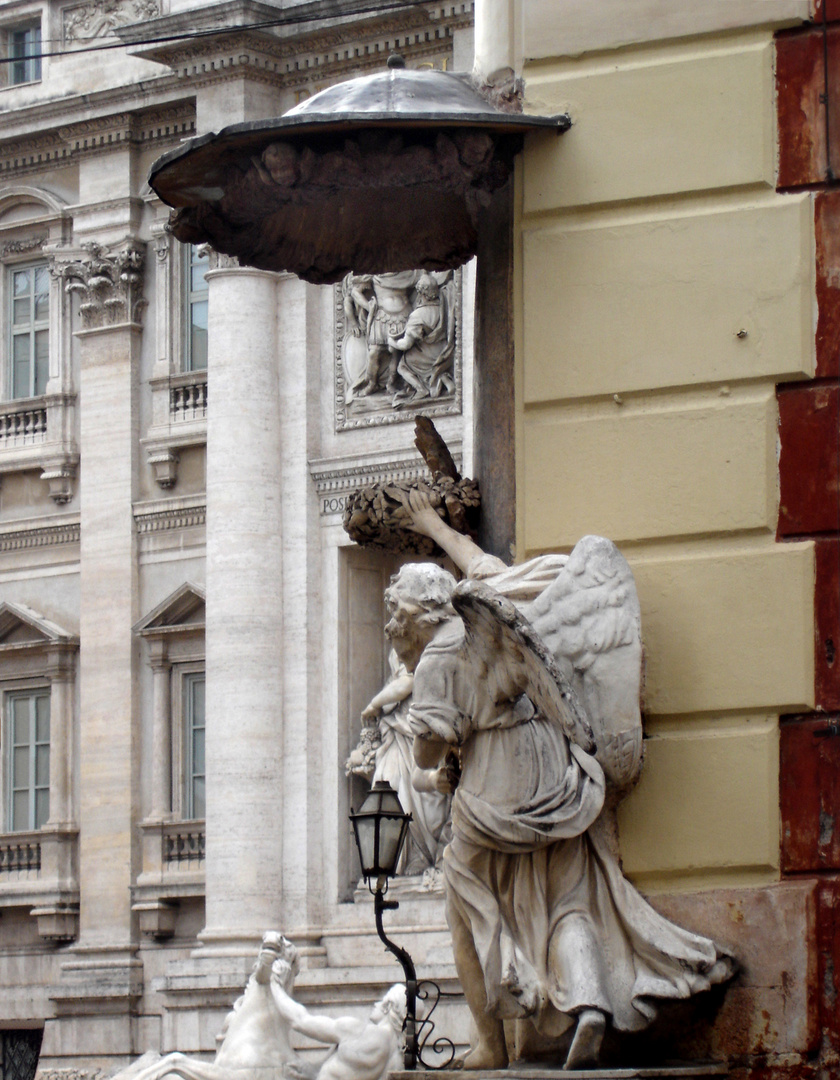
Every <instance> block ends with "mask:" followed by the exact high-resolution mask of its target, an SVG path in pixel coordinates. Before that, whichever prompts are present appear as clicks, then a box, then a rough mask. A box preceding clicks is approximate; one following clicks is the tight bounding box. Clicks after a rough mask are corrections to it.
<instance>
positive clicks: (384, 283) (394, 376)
mask: <svg viewBox="0 0 840 1080" xmlns="http://www.w3.org/2000/svg"><path fill="white" fill-rule="evenodd" d="M453 285H454V282H453V280H452V271H445V272H440V273H432V274H429V273H425V272H424V271H421V270H404V271H399V272H396V273H389V274H352V273H351V274H348V275H347V276H346V277H345V278H344V281H343V282H342V307H343V310H344V321H345V334H344V339H343V341H342V345H341V361H342V366H343V368H344V383H345V389H344V398H345V403H346V404H349V403H350V402H351V401H352V400H354V399H357V398H362V397H367V396H369V395H371V394H379V393H383V392H384V393H386V394H388V395H389V396H390V399H391V405H392V406H393V407H394V408H402V407H404V406H405V405H407V404H410V403H411V402H413V401H415V400H424V399H426V398H437V397H440V396H443V395H447V394H451V393H453V392H454V390H455V380H454V377H453V365H454V352H455V334H456V325H455V298H454V294H453Z"/></svg>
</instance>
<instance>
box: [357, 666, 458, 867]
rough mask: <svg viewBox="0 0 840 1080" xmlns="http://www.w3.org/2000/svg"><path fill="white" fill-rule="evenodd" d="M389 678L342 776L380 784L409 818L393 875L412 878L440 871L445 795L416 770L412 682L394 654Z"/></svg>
mask: <svg viewBox="0 0 840 1080" xmlns="http://www.w3.org/2000/svg"><path fill="white" fill-rule="evenodd" d="M388 663H389V665H390V668H391V678H390V679H389V680H388V682H387V683H386V684H385V686H384V687H383V688H382V689H381V690H380V691H379V693H378V694H376V695H375V696H374V697H373V698H372V699H371V701H370V703H369V704H368V705H367V706H366V708H365V709H364V711H363V712H362V732H361V738H360V742H359V746H358V747H356V749H355V750H354V751H353V753H352V754H351V755H350V757H349V758H348V760H347V772H348V773H356V774H357V775H360V776H364V777H366V778H368V779H370V780H371V782H372V783H376V781H378V780H384V781H386V782H387V783H388V784H390V785H391V787H392V788H393V789H394V791H396V793H397V796H398V798H399V800H400V805H401V806H402V808H403V810H405V811H406V813H410V814H411V823H410V825H409V827H408V838H407V840H406V843H405V845H404V847H403V850H402V854H401V855H400V861H399V864H398V865H397V874H399V875H400V876H406V877H409V876H412V875H415V874H422V873H426V872H427V871H429V870H434V869H435V868H437V867H438V866H439V865H440V860H441V857H442V855H443V849H444V847H445V846H446V844H447V843H448V842H449V837H450V832H451V829H450V827H449V824H450V823H449V804H450V801H451V796H450V794H449V792H448V790H445V791H439V790H438V788H437V786H436V785H437V782H438V773H437V771H436V770H435V771H429V770H423V769H420V768H418V766H417V764H416V762H415V760H414V735H413V734H412V731H411V725H410V721H409V710H410V708H411V694H412V689H413V687H414V676H413V675H412V674H411V673H410V672H408V671H406V669H405V665H404V664H401V663H400V661H399V658H398V657H397V654H396V652H394V650H393V649H392V650H391V653H390V655H389V657H388Z"/></svg>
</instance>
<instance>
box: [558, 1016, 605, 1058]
mask: <svg viewBox="0 0 840 1080" xmlns="http://www.w3.org/2000/svg"><path fill="white" fill-rule="evenodd" d="M606 1026H607V1018H606V1016H604V1014H603V1013H602V1012H601V1011H600V1009H583V1011H582V1012H580V1013H579V1014H578V1022H577V1027H576V1028H575V1037H574V1038H573V1039H572V1045H571V1046H570V1047H569V1056H568V1057H567V1058H566V1063H565V1065H564V1066H563V1068H564V1069H567V1070H568V1069H589V1068H591V1067H592V1066H593V1065H597V1064H598V1055H599V1053H600V1052H601V1042H602V1041H603V1038H604V1030H605V1028H606Z"/></svg>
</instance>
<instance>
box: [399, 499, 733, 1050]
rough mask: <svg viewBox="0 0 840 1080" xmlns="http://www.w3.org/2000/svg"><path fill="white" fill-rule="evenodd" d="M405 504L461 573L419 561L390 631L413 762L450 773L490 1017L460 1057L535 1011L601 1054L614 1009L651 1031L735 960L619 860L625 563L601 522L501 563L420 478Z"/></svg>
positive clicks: (461, 883) (464, 885)
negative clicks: (406, 702)
mask: <svg viewBox="0 0 840 1080" xmlns="http://www.w3.org/2000/svg"><path fill="white" fill-rule="evenodd" d="M405 508H406V513H407V514H408V516H409V517H410V520H411V524H412V527H413V528H415V529H416V530H417V531H419V532H422V533H424V534H425V535H427V536H431V537H432V538H433V539H435V540H436V542H437V543H438V544H439V545H440V546H441V547H442V548H443V549H444V550H445V551H446V552H447V553H448V554H449V555H450V556H451V558H452V559H453V561H454V562H455V563H456V565H458V566H459V568H460V569H461V570H462V571H463V572H464V573H465V574H466V575H467V578H468V580H467V581H465V582H462V583H460V584H459V585H457V586H456V584H455V580H454V579H453V577H452V576H451V575H450V574H449V573H448V572H447V571H445V570H443V569H441V568H440V567H439V566H436V565H434V564H431V563H425V564H409V565H407V566H404V567H403V568H402V570H401V571H400V572H399V573H398V574H397V575H396V577H395V578H394V579H393V581H392V583H391V586H390V588H389V589H388V590H387V592H386V604H387V607H388V611H389V614H390V621H389V622H388V624H387V626H386V634H387V636H388V637H389V638H390V641H391V643H392V645H393V647H394V649H395V650H396V651H397V654H398V655H399V657H400V659H401V660H402V662H403V663H404V664H405V666H406V669H407V670H408V671H409V672H413V673H414V688H413V689H414V695H413V701H412V705H411V710H410V722H411V728H412V730H413V732H414V736H415V739H414V754H415V758H416V761H417V764H418V766H420V767H421V768H433V767H437V768H438V769H439V770H440V771H441V774H442V778H443V776H444V775H445V777H446V778H448V779H449V781H450V784H451V785H453V786H454V784H455V783H457V788H456V790H455V794H454V797H453V801H452V841H451V843H450V845H449V846H448V847H447V849H446V851H445V853H444V857H443V876H444V885H445V891H446V904H447V919H448V922H449V927H450V930H451V932H452V940H453V947H454V953H455V962H456V966H457V969H458V975H459V978H460V982H461V986H462V987H463V989H464V994H465V996H466V998H467V1002H468V1004H469V1007H470V1011H471V1013H472V1016H473V1020H474V1022H475V1027H476V1030H477V1033H478V1039H477V1042H476V1044H475V1045H474V1046H473V1047H472V1048H471V1050H470V1052H469V1053H468V1054H467V1057H466V1059H465V1062H464V1066H465V1068H470V1069H492V1068H501V1067H504V1066H505V1065H506V1064H507V1060H508V1056H507V1049H506V1044H505V1038H504V1030H503V1026H502V1021H503V1019H512V1018H525V1017H527V1018H529V1019H530V1020H531V1021H532V1022H533V1023H534V1025H535V1026H536V1028H537V1029H538V1030H539V1031H540V1032H541V1033H543V1034H545V1035H548V1036H559V1035H561V1034H563V1032H564V1031H565V1030H567V1029H568V1028H570V1027H572V1025H574V1034H573V1037H572V1041H571V1045H570V1049H569V1052H568V1057H567V1059H566V1062H565V1068H567V1069H570V1068H581V1067H586V1066H590V1065H593V1064H595V1063H596V1062H597V1060H598V1056H599V1052H600V1047H601V1041H602V1038H603V1035H604V1031H605V1029H606V1027H607V1025H608V1024H611V1025H613V1026H614V1027H615V1028H616V1029H618V1030H620V1031H636V1030H639V1029H641V1028H643V1027H644V1026H646V1025H647V1024H648V1023H649V1022H650V1020H651V1019H652V1018H653V1017H654V1015H655V1012H656V1007H655V1002H656V1000H657V999H668V998H685V997H688V996H690V995H691V994H695V993H697V992H699V991H702V990H706V989H708V988H709V987H710V986H711V985H712V984H714V983H719V982H723V981H725V980H726V979H728V978H729V977H730V976H731V975H732V974H733V972H734V962H733V961H732V959H731V957H729V956H727V955H726V954H725V953H723V952H722V951H721V950H719V949H718V948H717V947H716V945H715V944H714V942H712V941H710V940H708V939H707V938H703V937H700V936H698V935H696V934H692V933H689V932H687V931H685V930H682V929H680V928H679V927H678V926H675V925H674V924H673V923H671V922H669V921H668V920H667V919H664V918H663V917H662V916H660V915H659V914H657V912H655V911H654V910H653V908H652V907H650V905H649V904H648V903H647V902H646V901H645V900H644V899H643V898H642V896H641V895H640V894H639V893H638V892H637V891H636V890H635V889H634V888H633V886H632V885H631V884H630V883H629V882H628V881H627V880H626V879H625V878H624V876H623V875H622V873H621V869H620V864H619V858H618V848H617V840H616V835H617V833H616V830H615V826H614V807H615V805H616V803H617V802H618V800H619V798H620V797H621V795H622V794H623V793H624V792H625V791H626V790H627V789H628V788H629V786H630V785H632V783H634V782H635V780H636V779H637V777H638V774H639V771H640V768H641V759H642V742H641V734H642V732H641V716H640V684H641V659H642V652H641V636H640V617H639V606H638V599H637V596H636V590H635V585H634V582H633V578H632V574H631V572H630V569H629V567H628V566H627V563H626V562H625V560H624V559H623V557H622V556H621V555H620V553H619V552H618V550H617V549H616V548H615V546H614V545H613V544H612V543H611V542H610V541H608V540H604V539H602V538H600V537H585V538H584V539H583V540H581V541H580V543H579V544H578V545H577V546H576V547H575V549H574V550H573V551H572V553H571V555H570V556H568V557H567V556H556V555H555V556H545V557H542V558H539V559H536V560H533V562H531V563H527V564H525V565H523V566H519V567H506V566H505V565H504V564H503V563H502V562H501V561H500V560H498V559H495V558H493V557H489V556H487V555H485V554H484V553H483V552H482V551H481V550H480V549H479V548H478V547H477V546H476V545H475V544H473V543H472V541H471V540H469V539H468V538H467V537H466V536H463V535H461V534H459V533H456V532H454V531H453V530H452V529H450V528H449V526H447V525H446V524H444V522H443V521H441V519H440V518H439V516H438V515H437V513H436V512H435V511H434V510H433V509H432V508H431V506H430V503H429V500H428V498H427V497H426V496H425V495H424V494H423V492H422V490H420V491H413V492H411V494H410V495H409V496H408V497H407V498H406V501H405ZM481 579H483V580H481ZM453 751H454V752H456V753H457V755H458V758H459V766H460V769H459V771H460V776H459V777H458V770H456V769H453V768H452V767H451V764H450V763H448V760H447V759H448V758H449V761H450V762H451V754H452V752H453Z"/></svg>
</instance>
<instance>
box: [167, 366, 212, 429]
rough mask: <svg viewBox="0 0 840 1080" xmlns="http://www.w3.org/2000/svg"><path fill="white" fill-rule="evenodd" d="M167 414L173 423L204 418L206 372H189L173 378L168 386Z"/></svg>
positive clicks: (205, 412) (205, 408)
mask: <svg viewBox="0 0 840 1080" xmlns="http://www.w3.org/2000/svg"><path fill="white" fill-rule="evenodd" d="M169 415H170V419H171V421H172V423H173V424H177V423H182V422H184V421H188V420H204V419H205V418H206V416H207V373H206V372H200V373H196V372H190V373H189V374H188V375H186V376H180V377H176V378H173V380H172V382H171V383H170V387H169Z"/></svg>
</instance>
